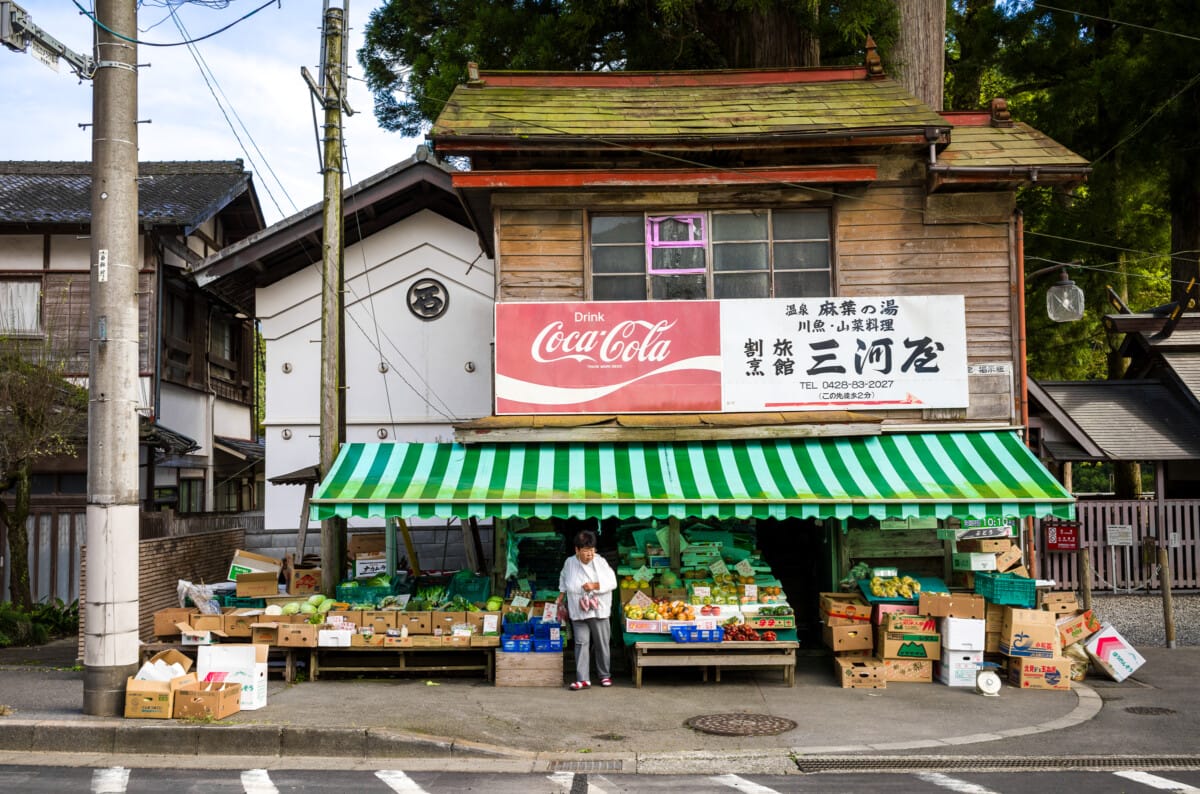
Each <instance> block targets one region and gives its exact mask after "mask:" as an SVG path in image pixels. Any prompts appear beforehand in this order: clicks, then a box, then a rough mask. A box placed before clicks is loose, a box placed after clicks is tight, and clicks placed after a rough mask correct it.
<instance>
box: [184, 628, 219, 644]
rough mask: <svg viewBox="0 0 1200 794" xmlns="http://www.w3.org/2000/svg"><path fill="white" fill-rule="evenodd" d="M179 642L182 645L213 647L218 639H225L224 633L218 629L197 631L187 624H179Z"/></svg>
mask: <svg viewBox="0 0 1200 794" xmlns="http://www.w3.org/2000/svg"><path fill="white" fill-rule="evenodd" d="M175 627H176V628H178V629H179V642H180V644H181V645H212V644H213V643H214V642H216V639H217V638H218V637H224V636H225V632H224V631H218V630H216V629H197V628H195V627H193V626H191V625H189V624H187V623H177V624H175Z"/></svg>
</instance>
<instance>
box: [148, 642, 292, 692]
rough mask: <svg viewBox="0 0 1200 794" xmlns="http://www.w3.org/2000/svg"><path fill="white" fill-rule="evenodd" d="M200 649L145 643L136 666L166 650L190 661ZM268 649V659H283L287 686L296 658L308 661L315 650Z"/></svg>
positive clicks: (290, 679)
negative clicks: (176, 652)
mask: <svg viewBox="0 0 1200 794" xmlns="http://www.w3.org/2000/svg"><path fill="white" fill-rule="evenodd" d="M222 644H223V645H238V644H247V643H231V642H226V643H222ZM201 647H203V646H200V645H184V644H182V643H178V642H146V643H143V644H142V647H141V658H140V660H139V661H138V664H139V665H142V664H145V663H146V662H148V661H150V657H151V656H153V655H154V654H156V653H159V652H161V651H167V650H175V651H179V652H180V653H185V654H187V655H188V656H190V657H192V659H195V658H196V653H197V650H196V649H197V648H201ZM270 647H271V651H270V655H269V656H270V657H279V656H282V657H283V680H284V681H286V682H288V683H289V684H291V683H294V682H295V680H296V657H297V656H299V657H300V658H301V659H304V660H305V661H308V652H309V651H312V650H315V648H281V647H280V646H278V645H272V646H270Z"/></svg>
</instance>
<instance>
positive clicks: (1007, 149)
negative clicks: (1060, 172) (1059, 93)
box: [938, 115, 1088, 168]
mask: <svg viewBox="0 0 1200 794" xmlns="http://www.w3.org/2000/svg"><path fill="white" fill-rule="evenodd" d="M949 119H950V120H951V121H953V119H954V117H953V115H950V116H949ZM938 162H939V163H942V164H944V165H949V166H951V167H958V166H988V167H995V166H1006V165H1011V166H1016V167H1019V168H1029V167H1031V166H1080V167H1085V166H1087V164H1088V162H1087V160H1085V159H1084V158H1082V157H1080V156H1079V155H1077V154H1075V152H1073V151H1071V150H1070V149H1068V148H1067V147H1065V146H1063V145H1062V144H1061V143H1058V142H1057V141H1055V140H1053V139H1052V138H1050V137H1049V136H1047V135H1044V134H1042V133H1040V132H1038V131H1037V130H1035V129H1034V128H1033V127H1030V126H1029V125H1028V124H1024V123H1022V122H1019V121H1015V122H1013V124H1012V126H1011V127H993V126H991V125H987V126H976V125H962V126H959V125H957V124H956V125H955V127H954V129H953V130H951V132H950V145H949V146H947V147H946V148H945V149H943V150H942V151H941V152H939V153H938Z"/></svg>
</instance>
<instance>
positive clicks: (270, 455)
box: [256, 211, 494, 529]
mask: <svg viewBox="0 0 1200 794" xmlns="http://www.w3.org/2000/svg"><path fill="white" fill-rule="evenodd" d="M493 274H494V270H493V263H492V261H491V260H490V259H487V258H485V257H483V256H481V252H480V249H479V245H478V242H477V241H476V237H475V234H474V232H473V231H471V230H470V229H468V228H465V227H463V226H460V225H458V224H456V223H454V222H452V221H449V220H447V219H445V218H443V217H442V216H440V215H438V214H436V213H433V212H428V211H424V212H420V213H417V214H416V215H413V216H412V217H410V218H408V219H406V220H404V221H403V222H401V223H399V224H396V225H394V226H392V227H390V228H389V229H386V230H384V231H382V232H379V233H378V234H375V235H373V236H372V237H370V238H368V239H367V240H365V241H364V242H363V243H361V244H356V245H354V246H351V247H350V248H347V249H346V253H345V278H346V292H347V294H346V315H347V316H346V384H347V392H346V425H347V430H346V436H347V439H348V440H350V441H380V440H386V441H395V440H401V441H449V440H452V438H453V431H452V428H451V423H452V422H454V421H459V420H463V419H468V418H477V417H480V416H487V415H489V414H491V411H492V381H491V369H492V364H491V340H492V317H493V307H494V297H493V296H494V275H493ZM425 276H428V277H433V278H436V279H438V280H439V281H441V282H442V284H443V285H445V287H446V289H447V290H448V291H449V296H450V297H449V307H448V308H447V310H446V313H445V314H443V315H442V316H441V317H440V318H438V319H437V320H434V321H431V322H426V321H423V320H421V319H419V318H417V317H416V316H414V315H413V314H412V313H411V312H409V310H408V308H407V291H408V288H409V287H410V286H411V285H412V283H413V282H414V281H416V280H417V279H419V278H422V277H425ZM320 290H321V279H320V273H319V270H318V268H317V267H315V266H314V267H311V268H307V269H305V270H303V271H300V272H299V273H296V274H294V275H292V276H291V277H289V278H287V279H284V280H282V281H280V282H277V283H276V284H273V285H271V286H270V287H267V288H264V289H260V290H258V292H257V294H256V306H257V312H258V316H259V320H260V322H261V330H262V333H263V336H264V338H265V340H266V370H267V384H266V389H267V391H266V399H267V406H266V425H267V432H266V438H267V449H266V454H267V459H266V473H267V478H268V479H270V478H271V477H274V476H278V475H280V474H286V473H288V472H291V471H295V470H296V469H299V468H301V467H304V466H312V465H317V464H319V462H320V458H319V448H320V447H319V432H320V429H319V428H320V389H321V375H320V366H321V344H320V338H321V295H320ZM468 362H470V363H471V368H472V369H473V371H470V372H469V371H468V367H467V363H468ZM381 364H383V365H384V368H385V369H386V371H385V372H381V371H380V365H381ZM285 369H287V370H289V371H287V372H285ZM285 431H287V432H288V433H289V434H290V436H291V437H290V439H286V440H285V439H284V438H283V435H284V432H285ZM381 431H382V432H384V433H386V437H385V438H383V439H381V438H380V433H381ZM303 497H304V489H303V488H302V487H300V486H275V485H271V484H270V483H268V484H267V487H266V504H265V505H264V511H265V522H266V527H267V528H268V529H280V528H289V529H290V528H295V527H296V526H297V524H298V521H299V515H300V506H301V503H302V501H303ZM360 523H361V525H362V526H381V525H382V522H381V521H373V522H352V524H351V525H352V526H359V525H360ZM312 526H313V527H316V526H317V525H315V524H314V525H312Z"/></svg>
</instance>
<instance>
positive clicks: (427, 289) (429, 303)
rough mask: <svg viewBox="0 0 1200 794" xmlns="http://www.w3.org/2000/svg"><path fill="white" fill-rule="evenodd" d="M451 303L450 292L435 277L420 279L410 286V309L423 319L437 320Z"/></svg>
mask: <svg viewBox="0 0 1200 794" xmlns="http://www.w3.org/2000/svg"><path fill="white" fill-rule="evenodd" d="M449 305H450V293H449V292H447V291H446V287H445V286H444V285H443V284H442V282H440V281H438V280H437V279H435V278H422V279H418V280H417V281H416V283H414V284H413V285H412V286H411V287H409V288H408V310H409V311H410V312H412V313H413V314H414V315H416V316H417V317H419V318H420V319H422V320H436V319H437V318H439V317H441V316H442V315H443V314H445V313H446V308H447V307H448V306H449Z"/></svg>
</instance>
